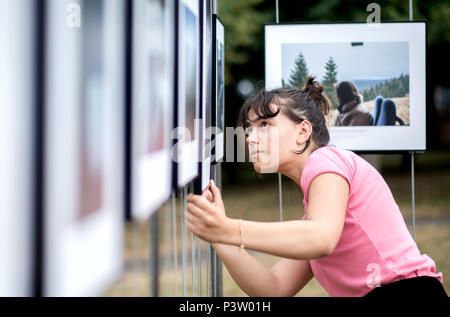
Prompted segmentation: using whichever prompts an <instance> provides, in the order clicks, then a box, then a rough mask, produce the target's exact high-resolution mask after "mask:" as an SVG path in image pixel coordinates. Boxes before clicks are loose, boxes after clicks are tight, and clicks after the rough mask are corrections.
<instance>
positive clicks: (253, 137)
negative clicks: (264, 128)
mask: <svg viewBox="0 0 450 317" xmlns="http://www.w3.org/2000/svg"><path fill="white" fill-rule="evenodd" d="M245 140H246V141H247V143H248V144H254V143H258V136H257V133H256V129H250V131H249V133H248V135H247V137H246V139H245Z"/></svg>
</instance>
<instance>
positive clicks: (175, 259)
mask: <svg viewBox="0 0 450 317" xmlns="http://www.w3.org/2000/svg"><path fill="white" fill-rule="evenodd" d="M177 239H178V238H177V205H176V199H175V190H173V191H172V244H173V270H174V272H173V274H174V280H175V281H174V282H175V283H174V285H175V290H174V293H175V296H178V240H177Z"/></svg>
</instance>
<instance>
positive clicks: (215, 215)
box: [187, 173, 349, 259]
mask: <svg viewBox="0 0 450 317" xmlns="http://www.w3.org/2000/svg"><path fill="white" fill-rule="evenodd" d="M211 189H212V193H213V196H214V202H213V203H211V202H210V201H208V200H207V199H206V198H205V197H203V196H199V195H192V194H190V195H189V196H188V201H189V203H188V210H189V212H188V217H187V219H188V228H189V230H191V231H192V232H193V233H194V234H196V235H197V236H199V237H200V238H202V239H204V240H206V241H210V242H219V243H225V244H231V245H235V246H239V245H240V244H241V234H240V226H239V220H238V219H231V218H228V217H226V215H225V209H224V206H223V202H222V199H221V196H220V191H219V189H218V188H217V187H216V186H215V185H214V184H213V185H212V187H211ZM348 195H349V185H348V183H347V181H346V180H345V179H344V178H343V177H342V176H339V175H337V174H335V173H323V174H320V175H318V176H316V177H315V178H314V180H313V181H312V182H311V185H310V187H309V199H308V211H307V215H308V217H307V218H306V220H294V221H284V222H269V223H267V222H255V221H242V227H243V232H244V233H243V235H242V243H243V244H244V245H245V247H247V248H249V249H252V250H256V251H260V252H265V253H269V254H273V255H277V256H281V257H284V258H291V259H313V258H319V257H322V256H326V255H328V254H331V252H332V251H333V250H334V248H335V246H336V244H337V243H338V241H339V239H340V236H341V233H342V229H343V226H344V219H345V211H346V209H347V201H348Z"/></svg>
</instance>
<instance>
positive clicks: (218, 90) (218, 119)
mask: <svg viewBox="0 0 450 317" xmlns="http://www.w3.org/2000/svg"><path fill="white" fill-rule="evenodd" d="M212 52H213V101H212V118H213V120H212V124H213V126H214V127H216V134H215V142H214V151H213V153H214V161H215V162H221V161H222V160H223V156H224V143H225V142H224V141H225V137H224V136H225V30H224V27H223V25H222V23H221V22H220V20H219V18H218V17H217V15H213V50H212Z"/></svg>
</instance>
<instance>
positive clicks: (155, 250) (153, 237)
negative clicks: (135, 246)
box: [149, 210, 159, 297]
mask: <svg viewBox="0 0 450 317" xmlns="http://www.w3.org/2000/svg"><path fill="white" fill-rule="evenodd" d="M150 226H151V227H150V230H151V234H150V235H149V236H150V241H151V243H150V245H151V246H152V255H153V256H152V259H150V261H152V264H153V265H152V268H153V279H152V293H151V294H152V296H154V297H158V296H159V232H158V231H159V210H158V211H157V212H155V213H154V214H153V215H152V217H151V218H150ZM150 261H149V262H150Z"/></svg>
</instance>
